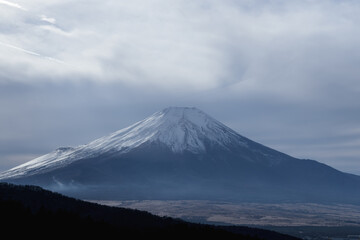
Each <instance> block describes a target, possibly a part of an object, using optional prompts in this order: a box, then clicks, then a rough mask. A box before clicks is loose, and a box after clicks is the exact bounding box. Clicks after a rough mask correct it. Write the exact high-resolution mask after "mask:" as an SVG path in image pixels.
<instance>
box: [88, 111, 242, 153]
mask: <svg viewBox="0 0 360 240" xmlns="http://www.w3.org/2000/svg"><path fill="white" fill-rule="evenodd" d="M233 140H235V141H236V142H238V143H241V144H243V145H244V144H245V141H242V137H241V136H240V135H239V134H237V133H235V132H234V131H233V130H231V129H230V128H228V127H226V126H225V125H223V124H222V123H220V122H218V121H216V120H215V119H213V118H212V117H210V116H209V115H207V114H205V113H204V112H202V111H201V110H199V109H197V108H187V107H169V108H166V109H164V110H162V111H160V112H157V113H155V114H153V115H151V116H150V117H148V118H146V119H144V120H142V121H140V122H137V123H135V124H133V125H131V126H130V127H128V128H124V129H122V130H119V131H117V132H115V133H113V134H111V135H109V136H106V137H103V138H100V139H97V140H95V141H93V142H91V143H90V144H88V147H90V148H92V149H97V150H100V149H101V150H108V149H117V150H119V151H122V150H124V151H128V150H129V149H132V148H135V147H138V146H140V145H141V144H143V143H145V142H157V143H162V144H165V145H166V146H168V147H169V148H170V149H171V150H172V151H173V152H177V153H179V152H183V151H190V152H193V153H199V152H204V151H206V144H218V145H221V146H223V147H226V144H227V143H229V142H230V141H233Z"/></svg>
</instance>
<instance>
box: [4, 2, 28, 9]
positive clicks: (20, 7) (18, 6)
mask: <svg viewBox="0 0 360 240" xmlns="http://www.w3.org/2000/svg"><path fill="white" fill-rule="evenodd" d="M0 4H3V5H7V6H10V7H14V8H18V9H21V10H23V11H27V9H26V8H24V7H22V6H21V5H20V4H18V3H14V2H9V1H4V0H0Z"/></svg>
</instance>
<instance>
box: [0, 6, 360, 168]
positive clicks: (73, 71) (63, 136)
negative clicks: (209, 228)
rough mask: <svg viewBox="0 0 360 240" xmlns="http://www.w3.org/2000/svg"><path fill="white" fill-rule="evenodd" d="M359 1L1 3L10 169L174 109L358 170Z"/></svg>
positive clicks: (2, 133) (1, 146)
mask: <svg viewBox="0 0 360 240" xmlns="http://www.w3.org/2000/svg"><path fill="white" fill-rule="evenodd" d="M359 26H360V1H357V0H341V1H340V0H327V1H322V0H292V1H288V0H221V1H220V0H197V1H193V0H192V1H190V0H172V1H169V0H132V1H125V0H101V1H100V0H86V1H85V0H76V1H75V0H48V1H40V0H26V1H25V0H16V1H15V0H14V1H13V0H11V1H10V0H9V1H4V0H0V171H1V170H7V169H9V168H11V167H14V166H16V165H18V164H20V163H23V162H26V161H28V160H31V159H33V158H35V157H37V156H40V155H42V154H45V153H48V152H50V151H52V150H54V149H56V148H57V147H60V146H76V145H80V144H85V143H87V142H89V141H91V140H94V139H96V138H99V137H102V136H103V135H106V134H109V133H111V132H113V131H116V130H118V129H121V128H123V127H126V126H128V125H129V124H131V123H134V122H136V121H139V120H141V119H143V118H145V117H147V116H148V115H150V114H152V113H154V112H156V111H159V110H162V109H163V108H165V107H167V106H195V107H198V108H199V109H202V110H203V111H205V112H206V113H208V114H209V115H211V116H213V117H214V118H216V119H217V120H219V121H221V122H223V123H224V124H226V125H227V126H229V127H231V128H233V129H234V130H236V131H237V132H239V133H240V134H242V135H244V136H246V137H248V138H250V139H252V140H254V141H257V142H260V143H262V144H264V145H267V146H269V147H272V148H275V149H277V150H279V151H282V152H285V153H287V154H290V155H292V156H294V157H298V158H309V159H315V160H318V161H320V162H323V163H326V164H328V165H330V166H332V167H335V168H337V169H339V170H342V171H346V172H351V173H355V174H359V175H360V28H359Z"/></svg>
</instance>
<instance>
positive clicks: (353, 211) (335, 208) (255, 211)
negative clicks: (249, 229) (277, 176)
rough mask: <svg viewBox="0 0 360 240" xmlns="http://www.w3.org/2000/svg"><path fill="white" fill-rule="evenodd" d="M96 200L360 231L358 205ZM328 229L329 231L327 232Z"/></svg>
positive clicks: (206, 216)
mask: <svg viewBox="0 0 360 240" xmlns="http://www.w3.org/2000/svg"><path fill="white" fill-rule="evenodd" d="M92 202H97V203H100V204H104V205H109V206H118V207H125V208H131V209H139V210H144V211H148V212H151V213H153V214H155V215H159V216H170V217H174V218H181V219H184V220H188V221H192V222H200V223H211V224H219V225H246V226H262V227H266V228H268V229H273V230H275V229H276V230H277V231H280V232H284V233H287V234H292V235H294V236H295V235H296V236H298V237H302V238H304V239H305V238H306V237H309V239H335V237H345V238H344V239H347V238H346V237H347V236H348V235H360V206H356V205H339V204H337V205H323V204H313V203H307V204H304V203H298V204H263V203H228V202H213V201H198V200H177V201H162V200H142V201H139V200H133V201H94V200H92ZM327 233H329V235H326V234H327ZM324 234H325V235H326V236H325V235H324ZM327 237H329V238H327ZM349 239H350V238H349Z"/></svg>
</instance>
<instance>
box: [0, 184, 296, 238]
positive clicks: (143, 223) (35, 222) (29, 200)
mask: <svg viewBox="0 0 360 240" xmlns="http://www.w3.org/2000/svg"><path fill="white" fill-rule="evenodd" d="M0 212H1V234H2V235H7V234H10V236H11V237H14V238H16V237H22V236H26V237H37V238H49V239H50V238H59V237H67V238H68V237H81V238H85V237H92V238H95V237H99V238H101V239H108V238H109V239H110V238H111V239H124V238H125V239H127V238H130V237H131V238H140V237H141V238H144V239H145V238H150V237H156V238H161V239H163V238H167V239H183V238H189V237H201V238H206V237H209V238H210V237H212V238H215V239H268V240H272V239H274V240H275V239H276V240H287V239H289V240H292V239H294V240H295V239H297V238H294V237H291V236H287V235H282V234H279V233H276V232H272V231H267V230H261V229H255V228H246V227H234V228H233V229H231V231H229V230H225V229H223V228H221V227H215V226H211V225H202V224H193V223H188V222H185V221H182V220H177V219H172V218H167V217H165V218H164V217H158V216H155V215H152V214H150V213H147V212H143V211H138V210H130V209H124V208H115V207H107V206H102V205H98V204H94V203H89V202H84V201H81V200H77V199H74V198H69V197H66V196H63V195H60V194H57V193H53V192H50V191H47V190H44V189H42V188H40V187H35V186H18V185H12V184H7V183H1V184H0Z"/></svg>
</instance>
